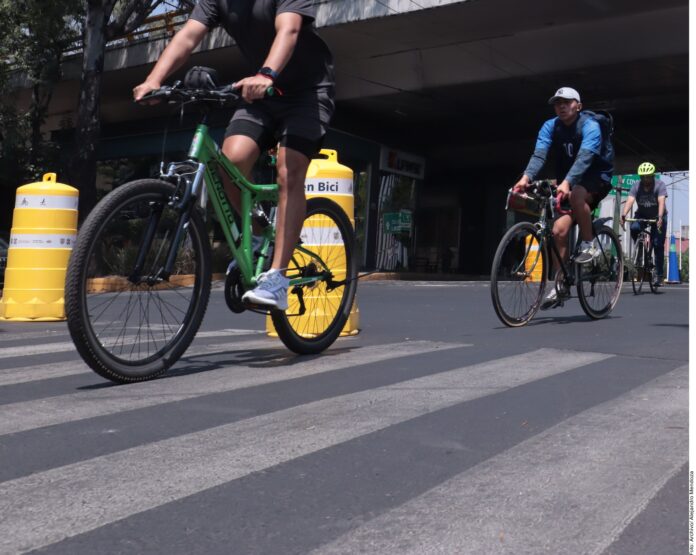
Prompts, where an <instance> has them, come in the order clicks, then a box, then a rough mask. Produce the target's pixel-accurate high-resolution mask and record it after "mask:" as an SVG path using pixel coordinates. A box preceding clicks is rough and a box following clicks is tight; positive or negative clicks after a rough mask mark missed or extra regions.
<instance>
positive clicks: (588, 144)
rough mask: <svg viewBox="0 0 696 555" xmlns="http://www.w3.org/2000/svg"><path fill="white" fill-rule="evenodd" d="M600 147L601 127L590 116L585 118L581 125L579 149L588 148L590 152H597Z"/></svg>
mask: <svg viewBox="0 0 696 555" xmlns="http://www.w3.org/2000/svg"><path fill="white" fill-rule="evenodd" d="M601 149H602V129H601V128H600V126H599V123H597V122H596V121H595V120H593V119H592V118H589V117H588V118H587V119H585V123H583V125H582V143H581V144H580V150H589V151H590V152H591V153H592V154H599V153H600V151H601Z"/></svg>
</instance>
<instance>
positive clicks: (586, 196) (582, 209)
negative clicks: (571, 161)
mask: <svg viewBox="0 0 696 555" xmlns="http://www.w3.org/2000/svg"><path fill="white" fill-rule="evenodd" d="M590 202H592V196H591V194H590V193H588V191H587V189H585V187H583V186H582V185H576V186H575V187H573V190H572V191H571V192H570V207H571V208H572V209H573V217H574V218H575V221H576V222H578V227H579V228H580V239H581V240H582V241H592V240H593V239H594V237H593V236H592V211H591V210H590Z"/></svg>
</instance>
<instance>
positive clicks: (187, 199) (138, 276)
mask: <svg viewBox="0 0 696 555" xmlns="http://www.w3.org/2000/svg"><path fill="white" fill-rule="evenodd" d="M174 169H175V165H174V164H170V166H169V171H168V173H167V174H166V175H164V176H162V177H163V178H169V179H171V178H172V177H174V176H175V174H174V173H173V172H174ZM204 172H205V164H198V167H197V168H196V173H195V176H194V179H193V182H191V181H189V180H186V187H185V189H184V195H183V198H182V199H181V200H180V201H179V202H177V203H176V204H175V203H174V199H170V201H169V204H170V205H171V206H172V207H173V208H174V209H176V210H177V211H179V213H180V216H179V220H178V222H177V226H176V231H175V232H174V238H173V240H172V241H171V243H170V244H169V249H168V252H167V255H166V260H165V263H164V265H163V266H161V267H160V268H159V269H158V270H157V271H156V272H154V273H153V274H151V275H149V276H148V277H147V282H148V285H154V284H155V283H157V282H158V281H167V280H169V278H170V276H171V275H172V272H173V269H174V263H175V261H176V255H177V253H178V252H179V246H180V245H181V243H182V241H183V240H184V237H185V235H186V232H187V230H188V226H189V223H190V221H191V211H192V210H193V209H194V207H195V205H196V199H197V198H198V197H199V191H200V189H201V186H202V183H203V174H204ZM177 178H178V179H185V178H184V177H183V176H177ZM202 201H203V202H205V199H202ZM164 206H165V203H163V202H157V203H154V202H153V203H151V207H152V212H151V213H150V218H149V220H148V224H147V228H146V230H145V234H144V236H143V241H141V243H140V248H139V249H138V255H137V257H136V263H135V267H134V268H133V272H132V274H131V276H130V277H129V278H128V279H129V281H130V282H131V283H134V284H138V283H140V282H141V281H142V277H143V276H142V272H143V267H144V265H145V257H146V256H147V253H148V252H150V248H151V247H152V243H153V241H154V240H155V234H156V232H157V227H158V226H159V223H160V221H161V219H162V212H163V211H164ZM167 238H168V234H167V235H165V237H164V239H163V242H162V245H161V247H160V249H161V248H164V246H165V244H166V242H167ZM157 254H158V255H157V256H156V257H155V260H159V254H161V253H157Z"/></svg>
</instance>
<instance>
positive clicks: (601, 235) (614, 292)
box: [577, 226, 624, 320]
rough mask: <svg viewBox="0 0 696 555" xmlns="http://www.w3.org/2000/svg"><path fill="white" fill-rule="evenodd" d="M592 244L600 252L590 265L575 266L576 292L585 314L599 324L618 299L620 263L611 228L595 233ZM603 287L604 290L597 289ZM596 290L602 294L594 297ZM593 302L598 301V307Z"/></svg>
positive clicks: (618, 251) (620, 284)
mask: <svg viewBox="0 0 696 555" xmlns="http://www.w3.org/2000/svg"><path fill="white" fill-rule="evenodd" d="M593 242H594V243H595V246H598V247H599V248H600V249H601V252H600V255H599V256H598V257H597V258H595V259H593V260H592V262H590V263H588V264H582V265H579V268H578V284H577V290H578V299H579V300H580V305H581V306H582V309H583V310H584V311H585V314H587V315H588V316H589V317H590V318H592V319H593V320H599V319H601V318H604V317H606V316H607V315H608V314H609V313H610V312H611V311H612V310H613V309H614V307H615V306H616V303H617V302H618V300H619V297H620V296H621V287H622V286H623V265H624V261H623V251H622V249H621V243H620V241H619V238H618V237H617V236H616V234H615V233H614V231H613V230H612V229H611V228H609V227H607V226H602V227H600V228H599V229H597V230H596V232H595V238H594V240H593ZM603 284H606V285H607V286H606V287H601V288H600V286H602V285H603ZM598 290H599V291H600V292H604V294H598V293H597V291H598ZM595 299H600V300H599V303H598V306H595V303H594V301H595ZM602 299H604V300H602Z"/></svg>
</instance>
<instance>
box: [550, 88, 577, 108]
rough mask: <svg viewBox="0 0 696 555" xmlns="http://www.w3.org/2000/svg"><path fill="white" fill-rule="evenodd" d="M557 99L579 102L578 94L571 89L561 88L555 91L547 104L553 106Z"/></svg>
mask: <svg viewBox="0 0 696 555" xmlns="http://www.w3.org/2000/svg"><path fill="white" fill-rule="evenodd" d="M559 98H565V99H566V100H577V101H578V102H580V93H579V92H578V91H576V90H575V89H571V88H570V87H561V88H560V89H558V90H557V91H556V94H554V95H553V96H552V97H551V98H549V104H553V103H554V102H556V100H558V99H559Z"/></svg>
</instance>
